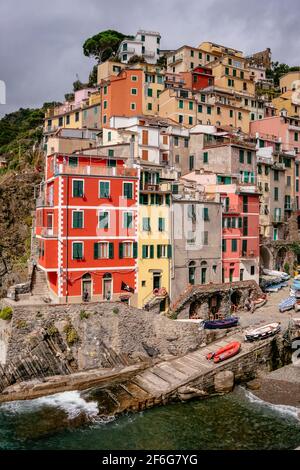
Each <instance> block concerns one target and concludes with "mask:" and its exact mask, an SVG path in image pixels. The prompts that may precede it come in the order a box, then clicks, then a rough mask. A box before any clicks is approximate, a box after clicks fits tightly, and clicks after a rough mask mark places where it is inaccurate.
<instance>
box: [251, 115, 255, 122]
mask: <svg viewBox="0 0 300 470" xmlns="http://www.w3.org/2000/svg"><path fill="white" fill-rule="evenodd" d="M254 120H255V114H254V113H251V121H254Z"/></svg>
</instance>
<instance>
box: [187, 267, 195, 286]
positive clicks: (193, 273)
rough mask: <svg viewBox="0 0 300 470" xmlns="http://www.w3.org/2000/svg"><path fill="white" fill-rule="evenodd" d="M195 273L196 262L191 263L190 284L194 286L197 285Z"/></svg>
mask: <svg viewBox="0 0 300 470" xmlns="http://www.w3.org/2000/svg"><path fill="white" fill-rule="evenodd" d="M195 271H196V267H195V262H194V261H191V262H190V263H189V283H190V284H192V285H194V284H195Z"/></svg>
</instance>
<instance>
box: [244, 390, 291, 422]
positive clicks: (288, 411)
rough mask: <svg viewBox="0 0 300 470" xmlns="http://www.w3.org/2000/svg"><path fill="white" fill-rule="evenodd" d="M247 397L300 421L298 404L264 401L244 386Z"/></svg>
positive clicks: (253, 401) (251, 400)
mask: <svg viewBox="0 0 300 470" xmlns="http://www.w3.org/2000/svg"><path fill="white" fill-rule="evenodd" d="M242 389H243V391H244V394H245V396H246V398H247V399H248V400H249V401H250V402H251V403H255V404H257V405H260V406H267V407H268V408H270V409H272V410H273V411H276V412H277V413H280V414H283V415H288V416H291V417H292V418H295V419H296V420H297V421H300V409H299V408H297V407H296V406H290V405H275V404H274V403H270V402H268V401H264V400H262V399H261V398H258V397H257V396H256V395H254V394H253V393H251V392H250V391H249V390H246V389H244V388H242Z"/></svg>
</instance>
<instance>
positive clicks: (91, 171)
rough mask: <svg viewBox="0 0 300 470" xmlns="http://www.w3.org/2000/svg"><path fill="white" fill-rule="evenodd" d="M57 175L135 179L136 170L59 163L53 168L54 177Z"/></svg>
mask: <svg viewBox="0 0 300 470" xmlns="http://www.w3.org/2000/svg"><path fill="white" fill-rule="evenodd" d="M57 175H72V176H78V175H80V176H84V175H86V176H110V177H126V178H137V170H136V169H135V168H124V167H116V166H115V167H108V166H103V167H101V166H95V165H85V166H77V167H74V166H71V165H66V164H63V163H60V164H59V165H56V167H55V176H57Z"/></svg>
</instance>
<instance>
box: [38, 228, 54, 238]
mask: <svg viewBox="0 0 300 470" xmlns="http://www.w3.org/2000/svg"><path fill="white" fill-rule="evenodd" d="M41 234H42V237H45V238H56V237H57V236H58V228H57V227H43V228H42V231H41Z"/></svg>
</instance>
